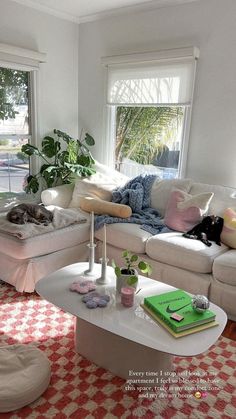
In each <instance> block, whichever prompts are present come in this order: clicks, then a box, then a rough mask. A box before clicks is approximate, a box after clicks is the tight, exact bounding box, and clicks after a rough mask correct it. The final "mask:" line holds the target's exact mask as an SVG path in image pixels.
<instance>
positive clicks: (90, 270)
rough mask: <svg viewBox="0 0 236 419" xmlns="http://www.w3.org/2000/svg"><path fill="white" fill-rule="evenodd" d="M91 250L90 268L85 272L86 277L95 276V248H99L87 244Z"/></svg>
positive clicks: (93, 244) (92, 244)
mask: <svg viewBox="0 0 236 419" xmlns="http://www.w3.org/2000/svg"><path fill="white" fill-rule="evenodd" d="M87 246H88V248H89V267H88V269H87V270H86V271H84V275H93V274H94V253H95V247H96V246H97V245H96V244H95V243H89V244H87Z"/></svg>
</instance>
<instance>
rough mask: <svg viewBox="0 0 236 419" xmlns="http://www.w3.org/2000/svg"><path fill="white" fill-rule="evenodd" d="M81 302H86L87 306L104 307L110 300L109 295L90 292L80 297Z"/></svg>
mask: <svg viewBox="0 0 236 419" xmlns="http://www.w3.org/2000/svg"><path fill="white" fill-rule="evenodd" d="M82 301H83V303H85V304H86V307H87V308H97V307H106V306H107V304H108V303H109V301H110V297H109V295H107V294H103V295H102V294H99V292H91V293H89V294H88V295H85V296H84V297H83V298H82Z"/></svg>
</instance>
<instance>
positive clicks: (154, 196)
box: [151, 178, 192, 217]
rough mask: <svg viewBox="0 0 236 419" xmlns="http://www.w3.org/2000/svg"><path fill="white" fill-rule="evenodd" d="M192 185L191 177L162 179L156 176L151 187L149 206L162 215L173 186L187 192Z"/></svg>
mask: <svg viewBox="0 0 236 419" xmlns="http://www.w3.org/2000/svg"><path fill="white" fill-rule="evenodd" d="M191 185H192V181H191V179H163V180H160V179H159V178H157V179H156V180H155V181H154V182H153V185H152V189H151V207H152V208H154V209H156V210H157V211H158V212H159V214H160V215H161V216H162V217H164V216H165V211H166V207H167V202H168V200H169V197H170V194H171V191H172V190H173V188H175V189H180V190H181V191H184V192H187V193H188V192H189V190H190V187H191Z"/></svg>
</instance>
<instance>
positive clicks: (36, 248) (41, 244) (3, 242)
mask: <svg viewBox="0 0 236 419" xmlns="http://www.w3.org/2000/svg"><path fill="white" fill-rule="evenodd" d="M85 214H86V213H85ZM83 215H84V214H83ZM87 217H89V215H88V214H87ZM89 226H90V222H89V221H88V222H86V223H83V224H72V225H70V226H68V227H65V228H61V229H58V230H56V231H52V232H50V233H45V234H41V235H39V236H35V237H31V238H28V239H24V240H20V239H18V238H17V237H13V236H11V235H10V234H4V233H0V253H3V254H6V255H8V256H10V257H12V258H15V259H29V258H32V257H35V256H36V257H37V256H41V255H47V254H49V253H52V252H56V251H58V250H61V249H66V248H68V247H72V246H75V245H77V244H80V243H83V242H86V241H88V240H89V231H90V227H89Z"/></svg>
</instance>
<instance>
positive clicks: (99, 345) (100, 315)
mask: <svg viewBox="0 0 236 419" xmlns="http://www.w3.org/2000/svg"><path fill="white" fill-rule="evenodd" d="M86 269H88V263H86V262H83V263H76V264H73V265H70V266H67V267H65V268H62V269H60V270H58V271H56V272H53V273H52V274H50V275H48V276H47V277H45V278H43V279H40V280H39V281H38V282H37V284H36V291H37V292H38V294H40V295H41V296H42V297H43V298H45V299H46V300H47V301H49V302H50V303H52V304H54V305H55V306H57V307H59V308H61V309H62V310H64V311H65V312H68V313H71V314H73V315H74V316H75V319H76V329H75V345H76V350H77V351H78V353H80V354H81V355H83V356H84V357H86V358H88V359H89V360H91V361H92V362H94V363H95V364H97V365H99V366H101V367H103V368H106V369H108V370H109V371H111V372H113V373H114V374H116V375H118V376H120V377H122V378H128V377H129V378H131V376H132V374H133V377H137V378H141V377H142V374H140V375H139V376H138V375H135V373H142V372H146V371H151V372H153V371H160V370H162V371H170V370H171V363H172V356H173V355H178V356H195V355H199V354H201V353H202V352H205V351H206V350H207V349H209V348H210V346H211V345H213V344H214V343H215V342H216V341H217V339H218V338H219V336H220V335H221V333H222V331H223V329H224V327H225V324H226V322H227V316H226V314H225V312H224V311H223V310H222V309H221V308H220V307H218V306H216V305H215V304H213V303H211V304H210V309H211V310H213V311H214V312H215V314H216V321H217V322H218V323H219V325H218V326H216V327H212V328H210V329H206V330H203V331H201V332H198V333H194V334H191V335H188V336H184V337H181V338H178V339H175V338H174V337H172V336H171V335H170V334H169V332H167V331H166V330H165V329H164V328H163V327H162V326H159V325H158V324H157V323H155V322H154V321H153V320H151V319H150V317H149V316H148V315H147V314H145V312H144V311H143V309H142V308H141V307H140V304H141V303H142V302H143V298H144V297H146V296H150V295H155V294H161V293H164V292H168V291H172V290H174V289H175V288H174V287H171V286H169V285H167V284H164V283H162V282H158V281H155V280H153V279H149V278H146V277H143V276H140V277H139V288H141V291H140V292H139V293H138V294H137V295H136V297H135V304H134V306H133V307H131V308H125V307H123V306H122V305H121V303H120V296H119V295H117V293H116V289H115V275H114V271H113V268H111V267H107V275H108V279H109V283H108V284H107V285H97V291H99V292H102V293H106V294H109V296H110V298H111V300H110V303H109V304H108V306H107V307H105V308H97V309H88V308H86V306H85V304H84V303H83V302H82V301H81V300H82V296H81V295H79V294H78V293H76V292H72V291H70V289H69V288H70V285H71V284H72V282H74V281H76V280H80V279H81V280H84V279H93V280H95V279H96V278H98V277H100V275H101V266H100V265H99V264H95V268H94V272H95V273H94V275H93V276H89V277H88V276H85V275H83V272H84V271H85V270H86Z"/></svg>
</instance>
